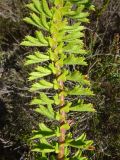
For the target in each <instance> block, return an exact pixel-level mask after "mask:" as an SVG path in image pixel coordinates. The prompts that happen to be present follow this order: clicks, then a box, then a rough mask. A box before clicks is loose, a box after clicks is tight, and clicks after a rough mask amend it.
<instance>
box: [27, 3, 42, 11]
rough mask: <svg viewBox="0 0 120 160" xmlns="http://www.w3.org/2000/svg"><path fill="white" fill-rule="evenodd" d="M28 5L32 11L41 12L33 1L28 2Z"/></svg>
mask: <svg viewBox="0 0 120 160" xmlns="http://www.w3.org/2000/svg"><path fill="white" fill-rule="evenodd" d="M26 7H28V8H29V9H30V10H31V11H33V12H35V13H39V11H38V10H37V9H36V8H35V5H34V4H33V3H29V4H27V5H26Z"/></svg>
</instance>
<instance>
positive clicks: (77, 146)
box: [68, 140, 85, 148]
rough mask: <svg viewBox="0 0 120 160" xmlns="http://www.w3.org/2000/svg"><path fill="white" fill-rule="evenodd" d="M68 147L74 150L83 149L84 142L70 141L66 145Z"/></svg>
mask: <svg viewBox="0 0 120 160" xmlns="http://www.w3.org/2000/svg"><path fill="white" fill-rule="evenodd" d="M68 145H69V146H71V147H75V148H83V146H84V145H85V142H84V141H81V140H72V141H71V142H69V143H68Z"/></svg>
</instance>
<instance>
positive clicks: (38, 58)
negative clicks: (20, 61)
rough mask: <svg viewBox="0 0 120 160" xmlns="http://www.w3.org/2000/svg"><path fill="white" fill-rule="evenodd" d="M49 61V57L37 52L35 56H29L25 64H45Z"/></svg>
mask: <svg viewBox="0 0 120 160" xmlns="http://www.w3.org/2000/svg"><path fill="white" fill-rule="evenodd" d="M48 60H49V56H48V55H45V54H42V53H40V52H39V51H36V52H35V53H34V54H33V55H29V56H27V60H26V62H25V65H30V64H35V63H40V62H45V61H48Z"/></svg>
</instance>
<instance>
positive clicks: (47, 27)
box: [41, 12, 49, 31]
mask: <svg viewBox="0 0 120 160" xmlns="http://www.w3.org/2000/svg"><path fill="white" fill-rule="evenodd" d="M41 22H42V25H43V26H44V27H45V28H46V30H48V31H49V25H48V22H47V19H46V16H45V14H44V13H43V12H42V13H41Z"/></svg>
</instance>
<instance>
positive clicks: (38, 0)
mask: <svg viewBox="0 0 120 160" xmlns="http://www.w3.org/2000/svg"><path fill="white" fill-rule="evenodd" d="M32 1H33V3H34V5H35V7H36V9H37V10H38V11H39V12H40V13H41V12H43V10H42V6H41V3H40V0H32Z"/></svg>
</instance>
